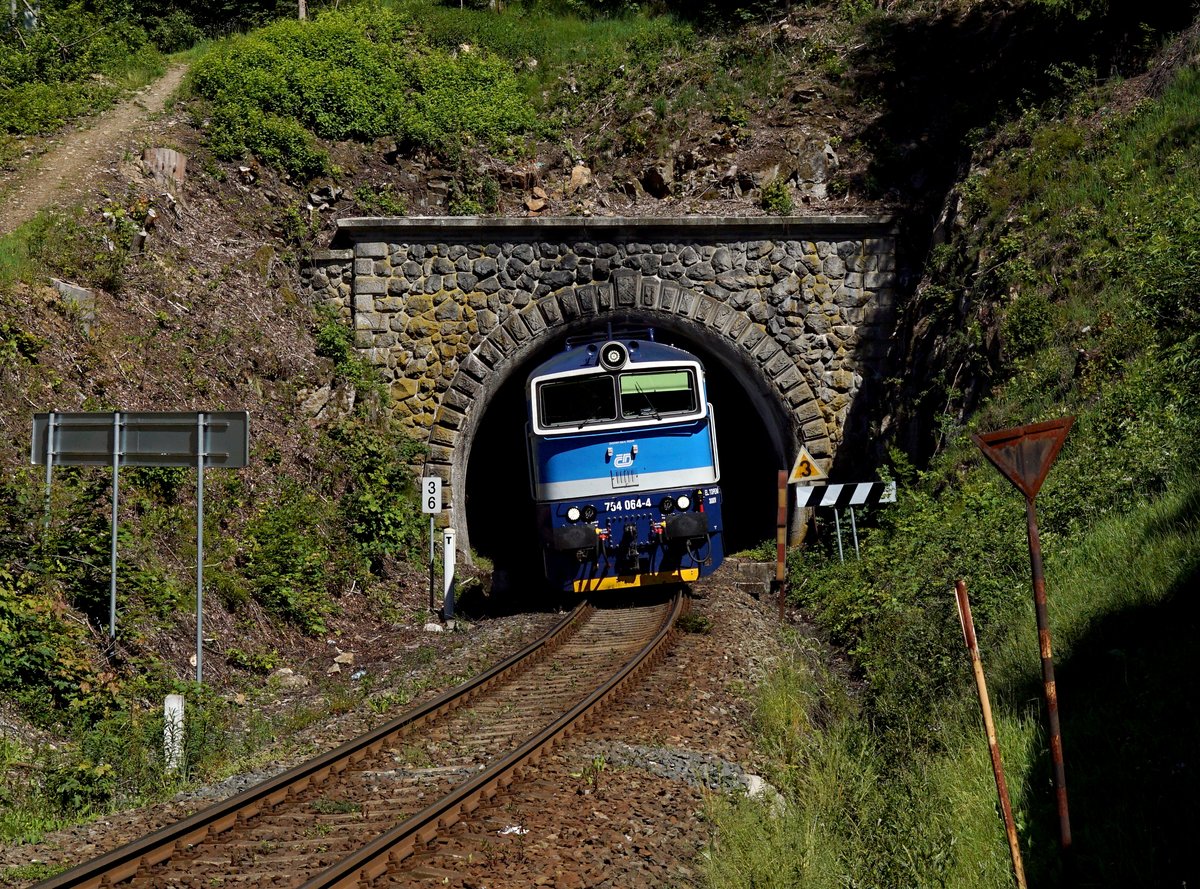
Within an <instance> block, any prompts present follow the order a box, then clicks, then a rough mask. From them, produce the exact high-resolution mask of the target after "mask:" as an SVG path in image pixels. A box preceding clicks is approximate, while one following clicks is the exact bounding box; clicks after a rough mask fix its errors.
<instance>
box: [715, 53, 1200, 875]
mask: <svg viewBox="0 0 1200 889" xmlns="http://www.w3.org/2000/svg"><path fill="white" fill-rule="evenodd" d="M1197 49H1198V46H1197V44H1196V42H1195V35H1194V34H1192V35H1189V36H1188V37H1187V38H1186V39H1185V40H1183V41H1182V42H1181V43H1179V44H1178V45H1176V46H1175V47H1173V48H1172V52H1171V54H1170V55H1171V58H1172V59H1173V61H1174V63H1175V65H1176V67H1175V68H1174V69H1173V71H1172V72H1171V73H1170V75H1169V76H1168V75H1166V74H1165V73H1164V72H1161V71H1160V72H1159V74H1158V75H1157V76H1156V77H1155V78H1153V79H1151V84H1150V85H1149V89H1148V90H1147V84H1146V83H1145V82H1144V80H1145V79H1144V80H1143V82H1142V83H1140V84H1110V85H1108V86H1106V87H1104V88H1102V89H1098V90H1084V91H1083V92H1081V93H1079V94H1078V95H1077V97H1076V99H1075V101H1074V102H1072V103H1070V104H1069V105H1067V106H1065V107H1063V108H1062V109H1061V110H1060V111H1058V112H1057V113H1052V114H1047V113H1045V112H1044V111H1043V112H1039V111H1037V110H1033V109H1031V110H1030V111H1029V112H1028V113H1026V114H1025V115H1023V116H1022V117H1021V118H1019V119H1016V120H1014V121H1012V122H1011V123H1009V124H1008V125H1006V126H1005V127H1003V128H1002V129H1000V130H999V132H998V133H997V134H996V136H995V138H994V139H992V140H989V141H988V142H987V143H985V145H983V146H981V149H980V150H979V152H978V154H977V159H978V161H979V163H978V164H977V166H976V168H975V169H976V172H974V174H973V175H972V176H971V177H969V178H968V179H967V180H966V181H965V182H963V183H962V185H961V187H960V191H961V195H962V199H963V211H962V213H961V215H960V217H959V225H958V228H957V231H956V232H955V234H954V235H953V237H952V238H951V239H950V240H949V241H947V242H946V243H945V244H944V245H941V246H939V247H937V248H935V249H934V250H933V252H932V254H931V257H930V262H929V265H928V267H927V270H926V279H925V281H924V283H923V284H922V286H921V288H920V289H919V291H918V293H917V295H916V298H915V299H916V305H917V306H918V307H919V312H920V314H921V317H922V318H923V320H924V323H927V324H928V325H929V327H930V328H931V329H934V330H937V331H938V335H939V336H941V337H943V338H944V342H943V343H942V344H941V345H940V347H939V348H940V350H941V354H942V355H943V356H944V359H945V362H946V363H945V364H938V365H932V366H928V367H925V368H923V371H924V373H925V374H926V376H925V377H924V380H923V385H924V386H927V387H929V388H930V389H933V390H935V391H936V392H937V397H938V398H939V399H941V400H942V403H943V404H945V410H944V412H943V413H942V415H941V418H940V419H941V423H940V425H939V428H938V435H939V440H940V447H939V452H938V454H937V455H936V457H935V459H934V460H933V461H932V462H931V463H930V465H929V466H928V468H926V469H923V470H921V471H916V470H914V469H913V468H912V467H911V464H909V463H908V461H907V460H906V459H904V458H903V457H901V456H900V455H899V454H895V455H894V460H893V465H892V467H891V471H892V473H893V475H894V476H895V477H897V479H898V481H899V483H900V490H901V498H900V502H899V504H898V505H897V506H895V507H890V508H888V509H886V510H881V511H879V512H878V513H877V514H876V515H875V516H874V517H873V518H874V521H873V526H872V528H871V529H870V530H869V531H868V532H867V533H866V534H864V535H863V538H864V541H863V557H862V560H861V561H857V562H856V561H851V562H848V563H846V564H845V565H841V564H839V563H838V561H837V558H836V552H834V553H833V554H831V553H830V552H829V551H828V550H825V551H821V550H817V551H813V550H810V551H806V552H804V553H802V554H799V555H797V556H796V557H795V558H794V560H793V563H792V566H791V572H790V578H791V584H792V590H793V591H794V595H795V597H796V599H797V602H798V603H799V604H800V605H801V607H802V608H804V610H805V611H806V612H808V613H810V614H812V615H813V616H814V617H815V618H816V620H817V622H818V623H819V625H820V626H821V627H822V628H823V629H824V630H825V631H826V632H827V633H828V634H829V635H830V637H831V638H832V639H833V640H834V641H835V642H837V643H838V644H839V645H841V646H844V647H845V648H846V649H847V650H848V651H849V652H850V654H851V656H852V658H853V661H854V664H855V665H856V667H857V669H858V671H859V672H860V674H861V678H862V681H863V688H862V692H861V695H859V696H857V697H856V698H855V699H854V700H852V701H851V700H849V699H847V698H845V697H844V694H843V693H841V692H839V691H838V689H837V688H835V687H833V686H832V683H831V682H830V680H828V679H823V678H821V677H820V676H819V675H816V674H814V672H813V671H811V670H805V669H803V668H801V669H797V670H791V671H785V672H784V673H783V674H781V675H780V676H779V677H777V679H776V681H775V683H773V684H772V686H771V687H769V688H768V689H767V690H766V691H765V692H764V693H763V701H762V705H761V707H760V717H759V718H760V720H761V721H762V730H763V736H764V738H765V739H766V744H767V749H768V751H769V752H770V753H771V754H772V755H773V757H774V761H775V763H776V772H775V779H776V780H777V781H778V782H779V784H780V786H781V787H782V788H783V789H784V791H785V794H786V795H787V798H788V801H789V808H788V809H787V810H786V814H785V815H783V816H781V817H780V816H776V815H774V814H772V813H771V812H769V811H764V810H762V809H761V808H759V807H756V806H755V805H753V804H750V803H745V804H742V805H740V806H735V807H732V808H720V809H719V811H718V813H717V815H718V823H719V824H720V825H721V830H720V834H721V836H720V839H719V841H718V844H717V846H716V848H715V850H714V853H713V857H712V863H711V870H710V875H711V877H712V881H713V883H714V885H719V886H738V885H756V886H786V885H796V884H798V883H801V882H802V883H803V884H804V885H809V886H823V885H829V886H834V885H839V886H845V885H852V886H983V885H987V886H1004V885H1011V882H1012V878H1011V872H1010V870H1009V864H1008V858H1007V849H1006V846H1005V843H1004V838H1003V832H1002V827H1001V824H1000V820H999V818H998V816H997V814H996V803H995V791H994V787H993V785H992V781H991V773H990V766H989V764H988V760H987V755H986V746H985V744H984V739H983V736H982V727H981V725H980V718H979V715H978V706H977V703H976V702H975V699H974V690H973V688H972V687H971V686H970V685H969V676H970V670H969V666H968V664H967V662H966V660H965V657H964V652H963V647H962V640H961V635H960V633H959V630H958V625H957V618H956V616H955V609H954V606H953V597H952V593H951V590H952V585H953V581H954V580H955V579H956V578H959V577H962V578H965V579H966V580H967V582H968V587H969V590H970V593H971V597H972V603H973V604H972V607H973V609H974V612H975V619H976V623H977V627H978V630H979V636H980V639H981V644H982V646H983V658H984V663H985V667H986V668H987V670H988V675H989V682H990V684H991V692H992V695H991V696H992V701H993V704H994V706H995V708H996V712H997V720H998V727H999V728H998V730H999V735H1000V739H1001V742H1002V746H1003V748H1004V755H1005V758H1006V762H1005V765H1006V769H1007V771H1008V777H1009V786H1010V790H1011V792H1012V795H1013V799H1014V806H1015V809H1016V815H1017V820H1018V824H1019V827H1020V833H1021V840H1022V846H1023V848H1024V851H1025V855H1026V867H1027V869H1028V871H1029V877H1030V884H1031V885H1057V884H1060V883H1061V882H1063V881H1064V880H1067V879H1068V878H1070V879H1073V880H1076V881H1078V884H1079V885H1096V886H1099V885H1113V886H1117V885H1122V886H1124V885H1159V886H1167V885H1176V886H1177V885H1184V884H1186V883H1191V882H1194V880H1195V879H1196V878H1197V872H1196V859H1195V857H1194V856H1193V855H1191V854H1190V852H1189V849H1190V840H1189V833H1190V830H1191V828H1192V827H1194V826H1195V824H1196V807H1195V799H1196V796H1197V792H1198V791H1200V781H1198V780H1197V769H1196V762H1195V750H1194V745H1193V744H1192V742H1191V739H1193V738H1194V737H1195V735H1196V733H1197V731H1198V730H1200V701H1198V699H1197V696H1196V693H1195V691H1194V689H1193V688H1192V685H1193V683H1192V682H1191V681H1190V679H1189V676H1190V674H1191V672H1192V670H1191V668H1190V666H1189V664H1188V655H1187V653H1186V652H1187V648H1188V643H1187V641H1186V640H1187V639H1188V638H1189V637H1190V636H1191V635H1192V634H1193V633H1194V632H1195V631H1196V629H1197V623H1198V618H1200V608H1198V607H1197V599H1196V596H1195V590H1196V588H1197V582H1198V581H1200V546H1198V544H1200V538H1198V534H1200V510H1198V507H1200V488H1198V487H1197V485H1196V482H1195V477H1196V476H1195V472H1196V467H1197V457H1198V455H1200V454H1198V450H1197V445H1196V440H1197V439H1196V433H1197V431H1198V429H1197V426H1198V422H1200V363H1198V359H1197V356H1198V355H1200V351H1198V349H1197V347H1198V345H1200V342H1198V340H1197V335H1198V334H1200V326H1198V323H1197V322H1198V320H1200V319H1198V317H1197V315H1196V312H1195V307H1196V305H1197V304H1198V303H1197V300H1198V299H1200V287H1198V285H1200V204H1197V202H1196V199H1195V196H1196V194H1197V193H1198V192H1197V188H1198V186H1200V181H1198V178H1197V177H1198V176H1200V148H1198V147H1197V141H1196V139H1195V138H1194V134H1195V132H1196V127H1197V123H1198V122H1200V118H1198V117H1197V113H1198V112H1197V109H1200V71H1197V69H1196V64H1195V63H1196V59H1197V55H1196V53H1197ZM1181 61H1182V62H1183V64H1182V65H1180V64H1179V63H1180V62H1181ZM1159 84H1161V88H1159ZM1147 91H1148V92H1149V95H1146V92H1147ZM1133 95H1141V96H1145V97H1144V98H1142V99H1140V100H1138V101H1131V98H1130V97H1131V96H1133ZM972 379H974V380H975V386H976V388H975V389H974V391H972V392H969V393H968V391H966V390H969V389H970V386H968V385H961V386H960V385H958V384H959V383H960V381H963V382H965V381H968V380H972ZM979 380H985V381H986V385H984V384H981V383H980V382H979ZM976 405H977V406H976ZM1065 414H1075V415H1077V417H1078V421H1077V423H1076V425H1075V427H1074V429H1073V431H1072V433H1071V435H1070V437H1069V439H1068V441H1067V444H1066V447H1065V448H1064V450H1063V453H1062V455H1061V457H1060V458H1059V460H1058V462H1057V464H1056V466H1055V467H1054V469H1053V470H1052V471H1051V474H1050V476H1049V479H1048V481H1047V483H1046V485H1045V487H1044V488H1043V490H1042V493H1041V494H1040V497H1039V505H1040V516H1041V528H1042V541H1043V546H1044V548H1045V551H1046V553H1047V585H1048V590H1049V600H1050V618H1051V625H1052V633H1053V637H1054V644H1055V650H1056V660H1057V662H1058V665H1059V671H1058V679H1059V682H1058V692H1059V699H1060V703H1061V707H1062V719H1063V733H1064V740H1065V749H1066V763H1067V783H1068V789H1069V793H1070V801H1071V806H1072V809H1071V811H1072V822H1073V827H1074V839H1075V842H1074V858H1073V861H1071V862H1069V864H1064V862H1063V861H1062V860H1060V857H1059V855H1058V854H1057V849H1056V846H1057V820H1056V816H1055V812H1054V806H1053V797H1052V793H1051V789H1050V786H1049V754H1048V751H1047V741H1046V738H1045V735H1044V722H1043V718H1042V715H1041V708H1040V706H1039V704H1038V702H1039V699H1040V686H1041V677H1040V667H1039V661H1038V657H1037V640H1036V634H1035V624H1034V618H1033V608H1032V601H1031V599H1032V595H1031V591H1030V580H1029V564H1028V555H1027V550H1026V545H1025V533H1024V523H1023V517H1024V510H1023V504H1022V500H1021V497H1020V495H1019V494H1017V492H1016V491H1015V490H1014V489H1013V488H1012V487H1011V486H1010V485H1009V483H1008V482H1007V481H1005V480H1003V479H1002V478H1001V477H1000V475H999V474H998V473H996V472H995V470H994V469H993V468H992V467H991V465H990V464H988V463H987V462H986V461H985V460H984V459H983V458H982V457H981V456H980V454H979V453H978V452H977V451H976V450H975V448H974V446H973V445H972V444H971V443H970V442H969V440H968V439H967V437H966V433H967V432H968V431H970V430H988V429H994V428H1001V427H1004V426H1009V425H1015V424H1019V423H1025V422H1032V421H1036V420H1045V419H1050V418H1053V417H1056V416H1062V415H1065ZM806 700H807V701H813V702H815V703H816V706H812V707H806V706H804V704H803V702H804V701H806ZM760 835H761V836H765V837H767V842H766V844H765V845H764V844H760V843H758V842H756V840H755V837H757V836H760ZM780 860H788V861H791V862H794V867H793V869H792V870H791V871H785V872H783V873H780V871H779V869H778V867H777V862H778V861H780ZM1064 868H1066V869H1065V870H1064ZM1068 874H1070V875H1071V876H1070V877H1068Z"/></svg>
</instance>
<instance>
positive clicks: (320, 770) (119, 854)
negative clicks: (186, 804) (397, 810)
mask: <svg viewBox="0 0 1200 889" xmlns="http://www.w3.org/2000/svg"><path fill="white" fill-rule="evenodd" d="M593 610H594V609H593V607H592V606H591V605H590V604H589V603H586V602H584V603H581V604H580V605H578V606H577V607H576V608H575V609H574V610H573V611H571V612H570V613H569V614H568V615H567V616H566V617H564V618H563V619H562V620H561V621H559V622H558V623H557V624H555V625H554V626H553V627H551V628H550V629H549V630H548V631H547V632H546V633H545V634H544V635H542V636H541V637H540V638H538V639H536V640H534V641H533V642H531V643H530V644H529V645H527V646H525V647H524V648H522V649H521V650H520V651H518V652H517V653H516V654H513V655H511V656H510V657H508V658H505V659H504V660H503V661H501V662H500V663H498V664H496V665H495V666H493V667H491V668H490V669H488V670H485V671H484V672H483V673H480V674H479V675H478V676H475V677H474V678H472V679H468V680H467V681H466V682H464V683H462V684H461V685H459V686H456V687H455V688H452V689H450V690H449V691H446V692H443V693H442V694H440V695H438V696H437V697H436V698H433V699H432V700H430V701H428V702H427V703H425V704H423V705H421V706H420V707H416V708H414V709H413V710H410V711H408V712H407V713H405V714H403V715H401V716H399V717H397V718H396V719H393V720H392V721H391V722H388V723H385V724H384V725H382V726H380V727H379V728H377V729H374V730H373V731H370V732H368V733H367V734H365V735H362V736H360V737H358V738H354V739H352V740H350V741H347V742H346V743H345V744H342V745H341V746H340V747H337V748H335V749H333V750H330V751H328V752H327V753H324V754H322V755H320V756H318V757H316V758H314V759H311V760H308V761H307V762H303V763H301V764H300V765H298V766H296V767H295V768H292V769H289V770H288V771H286V772H282V773H280V774H279V775H276V776H275V777H274V778H269V779H267V780H266V781H263V782H261V783H259V784H256V785H254V786H253V787H250V788H248V789H247V790H245V791H243V792H242V793H239V794H237V795H235V796H231V797H229V798H228V799H226V800H223V801H221V802H219V803H216V804H214V805H212V806H209V807H208V808H207V809H204V810H202V811H200V812H197V813H196V814H195V815H192V816H190V817H188V818H185V819H184V820H183V821H180V822H178V823H176V824H172V825H168V826H167V827H164V828H162V829H161V830H158V831H155V832H154V833H152V834H148V835H147V836H145V837H142V838H141V839H138V840H134V841H133V842H131V843H127V844H126V845H124V846H121V847H120V848H117V849H114V850H113V851H112V852H109V853H107V854H105V855H101V856H100V857H98V858H94V859H92V860H91V861H85V862H84V863H82V864H79V865H77V866H75V867H73V868H71V869H70V870H68V871H64V872H63V873H61V874H58V875H57V876H54V877H51V878H50V879H48V880H44V881H42V882H40V883H37V884H35V885H34V887H33V889H100V887H101V886H113V885H115V884H117V883H119V882H121V881H123V880H127V879H130V878H131V877H134V876H136V875H137V874H139V873H144V872H146V871H147V870H148V869H149V868H150V867H153V866H154V865H156V864H159V863H160V862H163V861H166V860H167V859H169V858H171V857H172V856H173V855H176V854H178V853H180V852H183V851H186V850H187V849H188V848H189V847H190V846H194V845H196V844H197V843H200V842H202V841H203V840H204V839H205V838H207V837H209V836H212V835H215V834H218V833H221V832H222V831H225V830H228V829H229V828H231V827H233V826H234V825H240V824H244V823H245V822H246V821H248V820H249V819H250V818H253V817H254V816H255V815H257V814H258V813H259V812H262V811H263V810H267V809H271V808H273V807H275V806H277V805H279V804H280V803H282V802H285V801H286V800H288V799H290V798H294V797H295V796H296V794H298V793H300V792H301V791H303V790H306V789H308V788H310V787H319V786H320V785H321V784H322V783H324V782H325V781H326V780H328V779H329V778H331V777H333V776H335V775H337V774H339V773H341V772H343V771H345V770H346V768H348V767H349V766H352V765H354V764H356V763H358V762H361V761H362V760H363V759H365V758H367V757H369V756H372V755H374V754H376V753H378V752H379V751H380V750H382V749H383V747H384V746H385V745H386V744H387V743H388V742H389V741H390V740H392V739H394V738H395V737H397V736H399V735H403V734H405V733H407V732H409V731H411V730H412V729H414V728H416V727H418V726H420V725H423V724H425V723H427V722H431V721H432V720H434V719H437V718H439V717H441V716H444V715H445V714H447V713H450V712H451V711H453V710H455V709H457V708H458V707H461V706H462V705H463V704H466V703H468V702H469V701H471V700H473V699H474V698H476V697H478V696H479V695H480V694H481V693H482V692H483V691H484V690H485V689H486V688H488V687H490V686H491V685H493V684H494V683H496V682H498V681H499V680H501V679H503V678H504V677H506V676H508V675H510V674H512V673H514V672H516V671H517V670H520V669H524V668H526V667H528V666H529V665H530V664H532V663H535V662H536V661H537V660H538V659H539V658H541V657H545V656H546V655H547V654H549V653H550V652H552V651H554V650H555V649H556V648H558V647H559V646H560V645H561V644H562V643H563V642H564V641H565V640H566V639H567V637H568V636H569V635H571V631H572V630H574V629H576V628H578V626H579V625H580V624H581V623H582V622H583V620H584V619H585V618H586V617H587V616H588V615H589V614H590V613H591V612H592V611H593Z"/></svg>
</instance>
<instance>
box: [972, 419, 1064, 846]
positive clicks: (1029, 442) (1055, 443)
mask: <svg viewBox="0 0 1200 889" xmlns="http://www.w3.org/2000/svg"><path fill="white" fill-rule="evenodd" d="M1074 423H1075V418H1074V417H1063V418H1062V419H1061V420H1051V421H1049V422H1048V423H1032V424H1030V425H1028V426H1017V427H1015V428H1013V429H1000V430H997V431H996V432H988V433H986V434H984V435H972V436H971V438H972V439H973V440H974V442H975V444H976V445H978V446H979V449H980V450H981V451H983V455H984V456H985V457H987V458H988V459H989V460H991V461H992V463H993V464H994V465H995V467H996V468H997V469H999V470H1000V472H1001V473H1002V474H1003V475H1004V477H1005V478H1007V479H1008V480H1009V481H1010V482H1012V483H1013V484H1014V485H1016V486H1017V489H1018V490H1019V491H1020V492H1021V493H1022V494H1024V495H1025V521H1026V528H1027V530H1028V534H1029V567H1030V573H1031V574H1032V575H1033V604H1034V612H1035V613H1036V615H1037V626H1038V647H1039V649H1040V650H1041V656H1042V686H1043V693H1044V695H1045V698H1046V716H1047V722H1048V723H1049V728H1050V760H1051V765H1052V766H1053V773H1054V795H1055V800H1056V803H1057V806H1058V836H1059V845H1060V847H1061V848H1062V850H1063V852H1069V851H1070V849H1071V816H1070V812H1069V810H1068V808H1067V772H1066V765H1065V764H1064V760H1063V746H1062V728H1061V726H1060V725H1059V719H1058V688H1057V686H1056V684H1055V680H1054V655H1053V652H1052V651H1051V648H1050V618H1049V616H1048V612H1047V608H1046V574H1045V569H1044V568H1043V566H1042V543H1041V538H1040V536H1039V535H1038V526H1037V507H1036V506H1035V505H1034V500H1035V499H1036V498H1037V493H1038V491H1039V490H1041V487H1042V482H1044V481H1045V480H1046V474H1047V473H1048V472H1050V467H1051V466H1052V465H1054V458H1055V457H1057V456H1058V452H1059V451H1060V450H1062V446H1063V442H1064V441H1066V438H1067V433H1068V432H1070V431H1071V426H1072V425H1073V424H1074Z"/></svg>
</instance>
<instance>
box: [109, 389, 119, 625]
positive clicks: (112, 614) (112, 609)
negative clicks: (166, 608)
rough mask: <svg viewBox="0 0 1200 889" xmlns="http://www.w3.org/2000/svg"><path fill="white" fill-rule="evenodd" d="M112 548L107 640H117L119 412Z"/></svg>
mask: <svg viewBox="0 0 1200 889" xmlns="http://www.w3.org/2000/svg"><path fill="white" fill-rule="evenodd" d="M112 425H113V434H112V435H113V437H112V441H113V446H112V489H113V492H112V546H111V547H110V552H109V562H108V638H109V639H111V640H114V641H115V640H116V638H117V500H118V499H119V494H118V486H119V482H120V477H121V475H120V473H121V455H122V448H121V412H120V411H117V412H116V413H114V414H113V415H112Z"/></svg>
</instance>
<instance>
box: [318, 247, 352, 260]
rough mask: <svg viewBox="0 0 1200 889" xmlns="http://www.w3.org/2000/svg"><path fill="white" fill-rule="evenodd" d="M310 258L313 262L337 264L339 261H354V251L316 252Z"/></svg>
mask: <svg viewBox="0 0 1200 889" xmlns="http://www.w3.org/2000/svg"><path fill="white" fill-rule="evenodd" d="M309 258H310V259H311V260H312V261H313V262H337V261H338V260H344V259H353V258H354V250H353V249H348V250H314V251H313V252H312V254H311V255H310V257H309Z"/></svg>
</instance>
